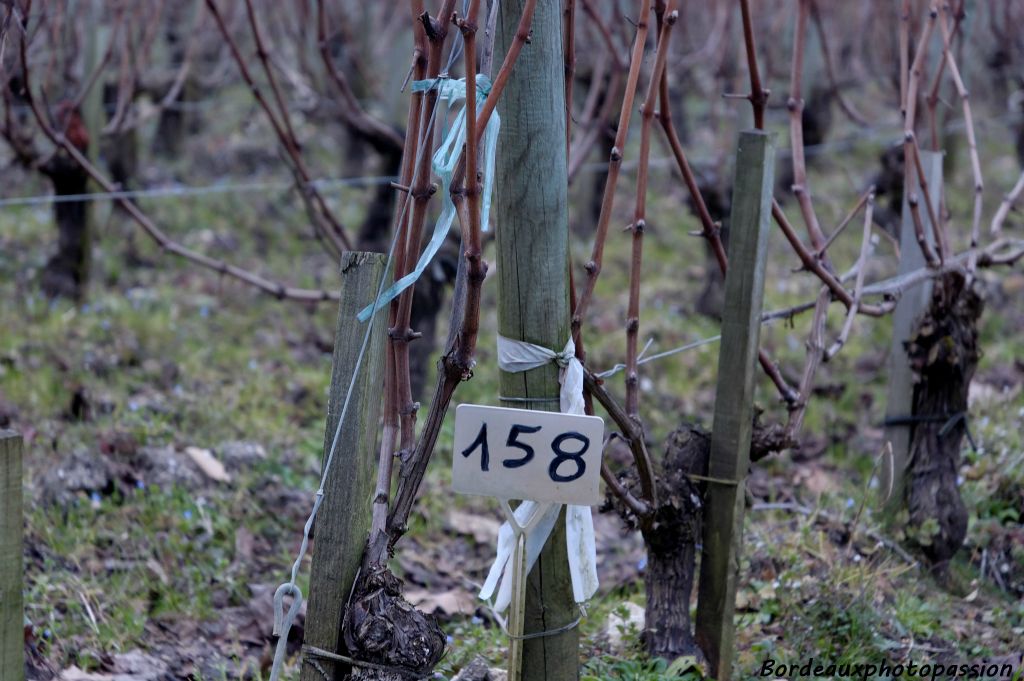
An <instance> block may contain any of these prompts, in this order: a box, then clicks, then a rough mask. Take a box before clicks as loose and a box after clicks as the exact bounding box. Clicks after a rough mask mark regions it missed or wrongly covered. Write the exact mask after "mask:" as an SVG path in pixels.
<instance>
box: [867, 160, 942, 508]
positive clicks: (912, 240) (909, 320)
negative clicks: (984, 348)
mask: <svg viewBox="0 0 1024 681" xmlns="http://www.w3.org/2000/svg"><path fill="white" fill-rule="evenodd" d="M920 153H921V166H922V167H923V168H924V172H925V173H926V175H927V177H926V178H925V179H926V180H927V181H928V186H929V187H930V188H931V192H930V194H929V196H930V198H931V200H932V207H933V208H934V209H935V214H936V215H938V214H939V195H940V192H939V191H938V187H941V186H942V157H943V155H942V153H941V152H937V151H921V152H920ZM913 191H914V192H915V193H916V194H917V195H918V196H923V192H922V191H921V185H920V182H916V183H915V186H914V188H913ZM909 196H910V193H909V192H907V191H904V192H903V218H902V222H901V223H900V266H899V273H900V274H905V273H907V272H913V271H915V270H919V269H921V268H922V267H924V266H925V265H926V262H925V259H924V254H923V253H922V252H921V247H920V245H919V244H918V243H917V236H916V234H915V233H914V218H913V214H912V213H911V211H910V205H909V202H908V200H907V199H908V198H909ZM919 213H920V215H921V223H922V224H923V225H924V235H925V239H926V240H927V241H928V243H929V244H930V245H931V246H932V247H934V246H935V232H934V229H933V228H932V222H931V219H930V217H929V216H930V211H928V210H926V209H925V208H924V207H923V206H922V207H921V209H920V211H919ZM931 298H932V280H931V279H926V280H924V281H923V282H921V283H920V284H918V285H916V286H914V287H911V288H909V289H908V290H906V291H904V292H903V295H901V296H900V299H899V302H897V303H896V310H895V311H894V312H893V315H892V346H891V349H890V351H889V394H888V397H887V399H886V403H885V420H886V426H885V439H886V440H888V441H889V442H891V443H892V463H891V466H890V465H889V462H885V461H883V462H882V466H881V467H880V471H881V472H880V475H879V483H880V484H879V489H880V494H881V499H882V500H883V501H886V502H887V503H886V504H885V509H886V512H887V513H888V514H889V515H890V516H893V515H895V514H896V513H897V512H898V511H899V510H900V509H901V508H903V487H904V482H905V480H904V478H905V473H906V470H907V464H908V461H907V458H908V454H909V452H910V433H911V429H912V424H911V423H910V422H909V417H910V416H911V413H912V412H913V400H914V372H913V371H911V369H910V357H908V356H907V350H906V348H905V347H904V343H905V342H906V341H908V340H910V336H911V335H912V334H913V333H914V330H915V329H916V328H917V324H918V322H919V321H920V320H921V316H922V315H923V314H924V313H925V312H926V311H927V309H928V305H929V303H930V302H931Z"/></svg>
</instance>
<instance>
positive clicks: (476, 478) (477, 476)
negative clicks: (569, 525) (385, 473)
mask: <svg viewBox="0 0 1024 681" xmlns="http://www.w3.org/2000/svg"><path fill="white" fill-rule="evenodd" d="M603 445H604V420H603V419H601V418H600V417H599V416H578V415H574V414H560V413H558V412H550V411H530V410H527V409H506V408H504V407H484V406H481V405H477V404H460V405H459V406H458V407H457V408H456V409H455V449H454V451H453V453H452V488H453V489H454V490H455V491H456V492H463V493H465V494H480V495H484V496H491V497H498V498H500V499H532V500H534V501H548V502H558V503H563V504H578V505H581V506H591V505H594V504H599V503H601V501H602V497H601V492H600V489H599V483H600V481H601V453H602V449H603Z"/></svg>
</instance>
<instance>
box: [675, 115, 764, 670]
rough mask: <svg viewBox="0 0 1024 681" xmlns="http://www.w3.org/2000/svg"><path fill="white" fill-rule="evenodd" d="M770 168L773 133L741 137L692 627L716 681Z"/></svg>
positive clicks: (734, 571) (743, 460)
mask: <svg viewBox="0 0 1024 681" xmlns="http://www.w3.org/2000/svg"><path fill="white" fill-rule="evenodd" d="M774 165H775V141H774V135H772V134H768V133H764V132H761V131H757V130H749V131H746V132H742V133H740V139H739V144H738V145H737V148H736V171H735V180H734V182H733V190H732V217H731V220H730V223H729V224H730V225H731V227H730V229H731V232H730V235H729V272H728V275H727V276H726V278H725V307H724V310H723V312H722V342H721V350H720V351H719V355H718V385H717V392H716V393H715V415H714V421H713V423H712V426H713V428H712V432H711V457H710V461H709V463H708V475H709V477H712V478H716V479H718V480H721V481H728V482H709V483H708V493H707V499H706V501H705V504H704V531H703V535H704V536H703V538H704V548H703V552H702V553H701V561H700V582H699V585H698V589H697V621H696V625H695V633H696V638H697V643H698V644H699V645H700V647H701V649H702V650H703V651H704V654H705V655H707V658H708V662H709V663H710V665H711V670H710V671H711V676H712V677H713V678H715V679H720V680H722V681H726V680H728V679H729V678H730V675H731V673H732V656H733V634H734V626H733V613H734V611H735V607H736V580H737V579H738V575H739V564H740V554H741V549H742V545H743V511H744V505H745V503H746V496H745V494H744V491H745V488H746V487H745V480H746V477H747V468H748V467H749V465H750V435H751V430H752V427H753V418H754V415H753V411H754V376H755V372H756V365H757V350H758V339H759V337H760V331H761V303H762V299H763V296H764V269H765V259H766V255H767V245H768V228H769V223H770V220H771V201H772V183H773V181H774V180H773V175H774V170H773V169H774Z"/></svg>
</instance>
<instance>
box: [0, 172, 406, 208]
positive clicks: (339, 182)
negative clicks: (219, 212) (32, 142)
mask: <svg viewBox="0 0 1024 681" xmlns="http://www.w3.org/2000/svg"><path fill="white" fill-rule="evenodd" d="M397 180H398V178H397V177H395V176H394V175H377V176H372V175H371V176H367V177H338V178H323V179H319V180H313V181H312V182H309V183H308V185H309V186H312V187H316V188H317V189H334V188H337V187H372V186H379V185H384V184H390V183H392V182H395V181H397ZM296 186H299V185H297V184H296V183H295V182H294V181H292V182H284V181H282V182H243V183H237V184H234V183H232V184H210V185H192V186H189V185H185V186H177V187H154V188H152V189H127V190H124V191H116V192H90V193H86V194H40V195H38V196H16V197H13V198H9V199H0V208H6V207H7V206H34V205H41V204H49V203H69V202H72V201H115V200H118V199H141V198H147V199H152V198H176V197H181V196H203V195H206V194H240V193H247V192H265V191H273V190H279V189H291V188H292V187H296Z"/></svg>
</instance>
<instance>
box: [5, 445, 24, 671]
mask: <svg viewBox="0 0 1024 681" xmlns="http://www.w3.org/2000/svg"><path fill="white" fill-rule="evenodd" d="M23 523H24V513H23V511H22V506H21V435H19V434H18V433H15V432H14V431H12V430H0V681H23V680H24V678H25V606H24V604H23V603H22V595H21V590H22V584H23V576H22V575H23V568H22V560H21V551H22V548H21V535H22V526H23Z"/></svg>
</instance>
